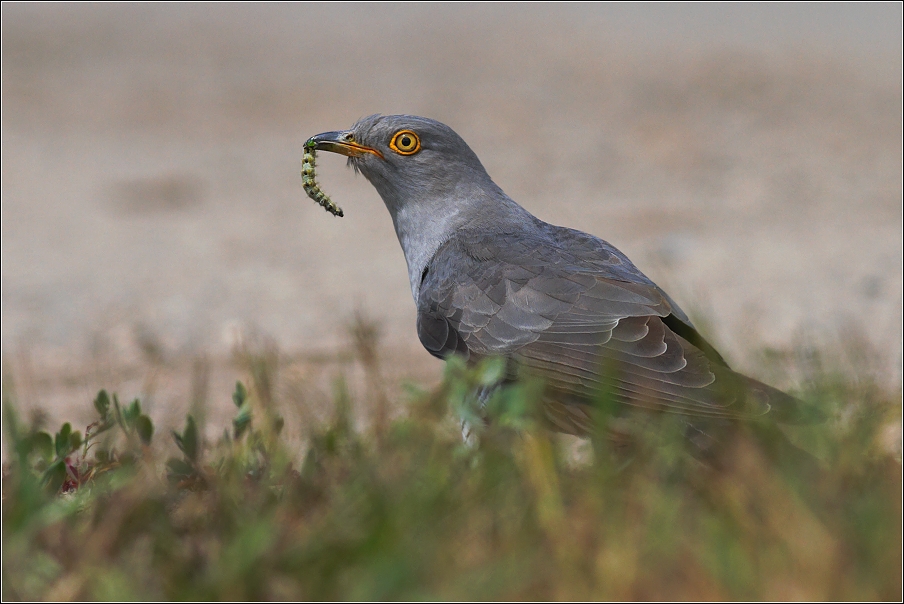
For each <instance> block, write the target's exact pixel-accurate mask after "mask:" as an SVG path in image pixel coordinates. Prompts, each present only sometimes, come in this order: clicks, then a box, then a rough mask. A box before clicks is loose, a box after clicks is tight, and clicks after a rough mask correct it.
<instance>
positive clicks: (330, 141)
mask: <svg viewBox="0 0 904 604" xmlns="http://www.w3.org/2000/svg"><path fill="white" fill-rule="evenodd" d="M305 147H308V148H314V149H316V150H317V151H330V152H332V153H339V154H340V155H347V156H348V157H361V156H363V155H367V154H368V153H370V154H371V155H376V156H377V157H379V158H380V159H383V154H382V153H380V152H379V151H377V150H376V149H372V148H370V147H366V146H364V145H361V144H359V143H356V142H355V138H354V136H353V135H352V133H351V131H349V130H339V131H335V132H324V133H323V134H318V135H316V136H312V137H311V138H309V139H308V142H306V143H305Z"/></svg>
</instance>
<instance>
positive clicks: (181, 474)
mask: <svg viewBox="0 0 904 604" xmlns="http://www.w3.org/2000/svg"><path fill="white" fill-rule="evenodd" d="M166 467H167V469H168V470H169V471H168V472H167V475H168V477H169V479H170V480H175V481H178V480H182V479H183V478H186V477H188V476H191V475H192V474H194V471H195V470H194V468H192V467H191V464H189V463H187V462H186V461H185V460H183V459H178V458H176V457H171V458H170V459H169V461H167V462H166Z"/></svg>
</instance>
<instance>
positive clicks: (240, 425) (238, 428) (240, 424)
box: [232, 405, 252, 440]
mask: <svg viewBox="0 0 904 604" xmlns="http://www.w3.org/2000/svg"><path fill="white" fill-rule="evenodd" d="M251 419H252V418H251V407H250V406H249V405H245V406H244V407H242V408H241V409H240V410H239V412H238V413H237V414H236V416H235V418H233V420H232V427H233V431H234V434H235V436H234V438H235V439H236V440H238V439H240V438H241V437H242V434H244V433H245V430H247V429H248V428H249V427H250V426H251Z"/></svg>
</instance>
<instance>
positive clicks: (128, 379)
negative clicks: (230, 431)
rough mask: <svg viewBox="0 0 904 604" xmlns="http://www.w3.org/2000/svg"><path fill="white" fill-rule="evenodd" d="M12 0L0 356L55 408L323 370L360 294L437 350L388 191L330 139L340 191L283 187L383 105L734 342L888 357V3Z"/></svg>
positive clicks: (407, 339) (179, 395) (167, 400)
mask: <svg viewBox="0 0 904 604" xmlns="http://www.w3.org/2000/svg"><path fill="white" fill-rule="evenodd" d="M2 11H3V13H2V16H3V38H2V51H3V54H2V69H3V72H2V85H3V88H2V110H3V115H2V351H3V363H4V373H5V379H7V380H10V378H11V379H12V382H13V383H14V384H15V389H16V392H17V396H18V398H19V400H20V402H21V403H22V404H24V405H26V406H30V407H32V408H37V407H43V408H45V409H50V410H51V411H54V410H59V412H60V414H61V415H62V417H60V418H59V420H60V421H61V420H62V419H75V420H76V422H79V421H85V419H86V417H87V415H86V413H85V412H86V411H87V409H88V405H87V401H88V400H90V398H91V397H92V396H93V394H94V393H96V391H97V389H99V388H100V387H106V388H109V389H114V390H118V391H119V392H120V395H121V396H122V397H124V398H130V397H133V396H139V395H140V396H142V397H144V400H145V404H146V406H148V407H150V408H151V411H152V415H154V416H155V417H156V418H157V420H158V421H163V422H164V424H166V423H171V424H176V423H181V422H182V410H183V409H185V408H186V407H187V406H188V405H189V403H190V401H195V402H197V401H198V400H208V401H210V402H211V403H212V404H213V407H215V408H222V409H223V410H224V412H225V413H229V412H231V410H230V408H229V404H228V400H229V394H230V392H231V388H232V385H233V383H234V381H235V379H236V378H243V379H244V375H245V369H243V367H244V366H243V365H242V362H241V358H242V355H240V354H239V355H237V354H236V352H235V351H236V350H245V351H252V352H255V351H256V352H258V353H259V352H261V351H264V352H265V353H266V354H275V352H274V351H276V350H278V351H279V353H278V359H279V362H278V366H279V371H280V376H281V377H280V384H281V385H280V387H281V388H284V389H286V391H287V392H289V393H290V394H291V396H308V397H311V396H314V397H317V396H319V397H321V398H322V399H323V400H324V401H325V400H327V397H328V390H329V386H328V383H329V378H330V377H332V376H334V375H337V374H338V373H339V372H341V371H343V370H347V371H349V372H351V373H352V374H354V373H355V372H356V371H357V372H358V373H360V371H361V370H360V367H357V365H356V363H355V362H353V361H352V360H351V359H350V357H349V356H348V354H347V351H348V349H349V336H348V335H347V329H346V326H347V325H348V324H349V323H350V321H351V319H352V317H353V315H354V312H355V310H356V309H363V311H364V312H365V313H366V315H367V316H368V317H370V318H371V319H373V320H374V321H376V322H377V323H378V324H379V325H380V327H381V333H382V343H383V346H384V350H385V353H384V356H383V367H384V370H385V371H386V373H387V374H388V378H390V379H389V380H388V381H389V382H391V383H395V382H396V381H397V378H399V377H410V378H414V379H417V380H420V381H423V382H426V383H429V382H431V381H434V380H436V379H437V378H438V376H439V374H440V372H441V363H439V362H438V361H436V360H434V359H432V358H431V357H429V355H427V354H426V353H425V352H424V351H423V350H422V349H421V346H420V344H419V342H418V340H417V337H416V334H415V328H414V320H415V312H414V305H413V303H412V301H411V297H410V290H409V286H408V282H407V277H406V270H405V264H404V258H403V256H402V253H401V250H400V248H399V245H398V242H397V240H396V238H395V234H394V232H393V230H392V224H391V221H390V219H389V215H388V213H387V212H386V210H385V208H384V207H383V204H382V202H381V200H380V199H379V197H378V196H377V194H376V192H375V191H374V190H373V189H372V188H371V187H370V185H369V184H368V183H367V182H366V181H365V180H364V179H363V178H362V177H360V176H358V177H356V176H355V175H354V174H353V173H352V172H351V171H350V170H346V168H345V165H344V161H343V158H341V157H339V156H332V155H330V154H324V155H322V156H321V159H320V161H319V162H318V165H319V167H320V182H321V183H322V186H323V188H324V189H325V190H326V191H327V192H328V193H330V195H331V196H332V197H333V199H334V200H336V201H337V202H338V203H339V204H340V205H341V206H342V207H343V208H344V209H345V212H346V217H345V218H344V219H336V218H333V217H331V216H329V215H327V214H326V213H325V212H324V211H323V210H322V209H320V208H319V207H317V206H316V205H315V204H314V203H313V202H311V201H310V200H309V199H308V198H307V197H305V195H304V192H303V191H302V188H301V179H300V177H299V174H298V172H299V169H300V159H301V145H302V143H303V142H304V140H305V139H306V138H307V137H309V136H311V135H313V134H316V133H319V132H322V131H326V130H334V129H341V128H347V127H349V126H350V125H351V124H352V123H353V122H354V121H355V120H356V119H358V118H359V117H361V116H364V115H369V114H372V113H413V114H418V115H425V116H430V117H433V118H436V119H439V120H441V121H443V122H445V123H447V124H449V125H450V126H452V127H453V128H454V129H455V130H457V131H458V132H459V133H460V134H461V135H462V136H463V137H464V139H465V140H467V141H468V142H469V143H470V145H471V146H472V147H473V148H474V150H475V151H476V152H477V154H478V155H479V156H480V158H481V159H482V161H483V162H484V164H485V166H486V167H487V169H488V171H489V172H490V174H491V175H492V176H493V177H494V179H495V180H496V182H497V183H498V184H499V185H500V186H501V187H502V188H503V189H504V190H506V192H508V193H509V194H510V195H511V196H512V197H513V198H514V199H516V200H517V201H519V202H520V203H521V204H522V205H524V206H525V207H527V208H528V209H529V210H531V211H532V212H534V213H535V214H537V215H538V216H540V217H541V218H543V219H545V220H548V221H550V222H554V223H558V224H563V225H567V226H573V227H577V228H580V229H582V230H586V231H589V232H591V233H594V234H596V235H599V236H601V237H603V238H604V239H607V240H608V241H610V242H612V243H613V244H614V245H616V246H617V247H619V248H620V249H622V250H623V251H624V252H626V253H627V254H628V255H629V256H630V257H631V258H632V259H633V260H634V261H635V263H636V264H637V265H638V266H640V268H641V269H642V270H644V271H645V272H647V274H649V275H650V276H651V277H652V278H653V279H654V280H655V281H657V282H658V283H659V284H660V285H662V286H663V287H664V288H665V289H666V290H667V291H669V292H670V293H671V294H672V296H673V297H674V298H675V299H676V300H677V301H678V302H679V303H680V304H682V306H684V307H685V309H686V310H688V311H689V312H691V314H692V316H696V317H701V318H703V320H704V323H705V329H706V332H707V333H709V334H711V335H712V339H714V340H715V343H716V344H717V345H718V347H719V348H720V349H722V350H724V351H725V353H726V355H727V356H728V358H729V359H730V360H731V361H732V362H733V363H734V364H735V365H737V366H738V367H739V368H741V369H745V368H748V369H751V370H755V367H756V360H755V358H754V357H753V356H752V355H753V353H754V352H756V351H760V350H762V349H763V348H765V347H775V348H787V347H793V346H799V345H801V343H807V342H817V343H819V342H823V343H825V342H833V341H839V340H840V341H846V339H847V338H850V337H853V336H851V335H850V334H857V335H856V337H857V338H860V339H861V340H862V341H864V342H866V343H868V347H869V348H870V349H872V350H874V351H876V354H877V355H878V360H879V365H878V367H879V368H880V370H881V371H882V372H884V375H885V378H886V379H887V380H889V381H890V382H891V383H893V384H900V380H901V369H900V367H901V350H902V346H901V337H902V331H901V312H902V226H901V219H902V213H901V210H902V177H901V168H902V151H901V143H902V137H901V127H902V121H901V110H902V95H901V68H902V52H901V44H902V33H901V32H902V19H901V5H900V4H897V3H889V4H881V5H864V6H860V5H838V4H833V5H768V6H749V5H731V6H716V5H706V6H694V5H666V6H663V5H655V6H636V5H625V6H610V5H600V6H595V5H589V6H588V5H580V6H568V7H558V6H534V5H532V6H512V5H504V6H460V5H455V6H385V5H381V6H346V5H342V6H340V5H329V6H320V5H313V6H310V5H301V6H299V5H275V6H274V5H268V6H258V5H255V6H235V5H229V6H223V5H188V6H186V5H165V6H142V5H126V6H102V5H49V6H43V5H25V4H12V5H11V4H9V3H4V4H3V7H2ZM243 347H244V348H243ZM324 376H326V377H324ZM292 393H294V394H292ZM291 396H290V399H291ZM53 414H54V423H58V421H57V419H56V415H57V412H56V411H54V413H53Z"/></svg>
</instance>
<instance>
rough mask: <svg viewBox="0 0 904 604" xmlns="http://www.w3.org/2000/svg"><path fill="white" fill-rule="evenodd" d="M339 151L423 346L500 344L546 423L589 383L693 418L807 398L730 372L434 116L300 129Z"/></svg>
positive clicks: (457, 351) (795, 413)
mask: <svg viewBox="0 0 904 604" xmlns="http://www.w3.org/2000/svg"><path fill="white" fill-rule="evenodd" d="M309 144H313V146H314V147H315V148H316V149H317V150H322V151H331V152H335V153H340V154H342V155H346V156H348V157H349V160H348V161H349V163H350V165H351V166H352V167H354V169H355V171H356V172H360V173H361V174H363V175H364V176H365V177H366V178H367V180H368V181H370V183H371V184H372V185H373V186H374V188H376V190H377V192H378V193H379V194H380V197H382V198H383V202H384V203H385V204H386V208H387V209H388V210H389V213H390V215H391V216H392V221H393V224H394V225H395V230H396V234H397V235H398V238H399V242H400V243H401V245H402V250H403V251H404V253H405V259H406V261H407V263H408V277H409V279H410V282H411V293H412V295H413V296H414V302H415V305H416V306H417V333H418V337H419V339H420V341H421V343H422V344H423V345H424V347H425V348H426V349H427V350H428V351H429V352H430V354H432V355H434V356H436V357H439V358H446V357H448V356H450V355H461V356H463V357H466V358H468V359H469V360H471V361H477V360H480V359H482V358H485V357H489V356H503V357H505V358H507V359H509V360H510V362H511V364H512V365H513V366H514V367H521V368H523V369H526V370H528V371H530V372H533V373H534V374H536V375H538V376H540V377H541V378H543V379H544V380H545V383H546V385H547V387H546V390H545V391H544V395H543V410H544V413H545V417H546V420H547V421H548V423H549V425H550V427H551V428H553V429H555V430H557V431H560V432H566V433H571V434H577V435H586V434H588V433H591V432H592V430H593V420H594V412H593V406H592V400H593V396H594V393H596V392H599V390H600V388H603V387H605V388H606V389H607V392H609V394H610V396H611V397H612V398H613V399H614V400H615V401H617V402H618V403H622V404H624V405H633V406H639V407H643V408H647V409H651V410H661V411H669V412H675V413H680V414H685V415H688V416H695V417H699V418H756V417H762V416H767V417H770V418H773V419H775V420H777V421H780V422H792V423H796V422H799V421H804V420H807V419H809V418H810V416H811V415H812V413H813V411H812V410H811V409H806V407H805V405H804V404H803V403H802V402H801V401H799V400H797V399H795V398H793V397H791V396H789V395H787V394H785V393H783V392H781V391H779V390H777V389H775V388H772V387H770V386H767V385H765V384H763V383H760V382H758V381H756V380H754V379H751V378H749V377H746V376H743V375H740V374H738V373H736V372H734V371H732V370H731V369H730V368H729V366H728V364H727V363H726V362H725V360H724V359H723V358H722V357H721V356H720V355H719V353H718V352H717V351H716V350H715V349H714V348H713V347H712V346H711V345H710V344H709V343H707V341H706V340H705V339H704V338H703V337H702V336H701V335H700V333H699V332H698V331H697V329H696V328H695V327H694V325H693V323H692V322H691V320H690V319H689V318H688V316H687V314H686V313H685V312H684V311H682V310H681V308H680V307H679V306H678V305H677V304H676V303H675V302H674V300H672V298H670V297H669V295H668V294H666V293H665V292H664V291H663V290H662V289H661V288H659V287H658V286H657V285H656V284H655V283H653V282H652V281H651V280H650V279H649V278H648V277H647V276H646V275H644V274H643V273H642V272H641V271H640V270H638V269H637V267H635V266H634V264H633V263H632V262H631V261H630V260H629V259H628V258H627V256H625V255H624V254H623V253H622V252H620V251H619V250H617V249H616V248H615V247H614V246H612V245H611V244H609V243H607V242H606V241H603V240H602V239H599V238H597V237H594V236H593V235H589V234H587V233H583V232H581V231H578V230H575V229H570V228H565V227H560V226H555V225H552V224H548V223H546V222H544V221H542V220H540V219H539V218H537V217H535V216H533V215H532V214H531V213H530V212H528V211H527V210H525V209H524V208H522V207H521V206H520V205H518V204H517V203H515V201H513V200H512V199H511V198H510V197H509V196H508V195H506V194H505V193H504V192H503V191H502V189H501V188H499V186H497V185H496V183H494V182H493V180H492V179H491V178H490V176H489V174H487V171H486V170H485V169H484V167H483V165H482V164H481V163H480V160H479V159H478V158H477V155H476V154H475V153H474V151H472V150H471V148H470V147H469V146H468V145H467V143H465V141H464V140H463V139H462V138H461V137H460V136H459V135H458V134H456V133H455V132H454V131H453V130H452V129H451V128H449V127H448V126H446V125H444V124H442V123H440V122H437V121H435V120H432V119H427V118H423V117H415V116H410V115H388V116H379V115H374V116H370V117H366V118H363V119H361V120H359V121H358V122H357V123H356V124H355V125H354V126H352V128H351V129H349V130H343V131H335V132H325V133H323V134H318V135H317V136H314V137H312V138H311V139H309Z"/></svg>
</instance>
